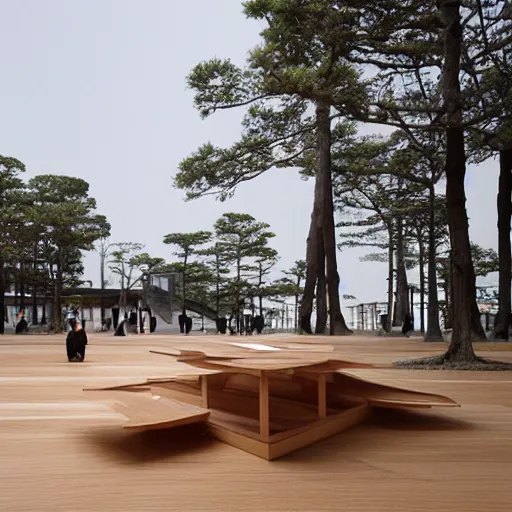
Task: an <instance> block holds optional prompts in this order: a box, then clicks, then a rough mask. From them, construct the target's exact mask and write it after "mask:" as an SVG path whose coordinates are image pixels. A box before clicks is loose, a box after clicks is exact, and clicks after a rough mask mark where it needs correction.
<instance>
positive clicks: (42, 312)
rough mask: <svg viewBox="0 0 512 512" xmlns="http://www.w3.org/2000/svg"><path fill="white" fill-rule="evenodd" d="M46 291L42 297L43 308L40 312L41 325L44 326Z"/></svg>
mask: <svg viewBox="0 0 512 512" xmlns="http://www.w3.org/2000/svg"><path fill="white" fill-rule="evenodd" d="M46 322H47V320H46V290H45V291H44V296H43V307H42V311H41V325H46Z"/></svg>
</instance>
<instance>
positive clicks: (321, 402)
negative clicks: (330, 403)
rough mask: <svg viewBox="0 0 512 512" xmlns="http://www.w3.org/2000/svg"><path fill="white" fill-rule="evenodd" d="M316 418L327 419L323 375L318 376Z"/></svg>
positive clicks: (324, 379)
mask: <svg viewBox="0 0 512 512" xmlns="http://www.w3.org/2000/svg"><path fill="white" fill-rule="evenodd" d="M318 416H319V417H320V418H327V387H326V376H325V373H321V374H320V375H318Z"/></svg>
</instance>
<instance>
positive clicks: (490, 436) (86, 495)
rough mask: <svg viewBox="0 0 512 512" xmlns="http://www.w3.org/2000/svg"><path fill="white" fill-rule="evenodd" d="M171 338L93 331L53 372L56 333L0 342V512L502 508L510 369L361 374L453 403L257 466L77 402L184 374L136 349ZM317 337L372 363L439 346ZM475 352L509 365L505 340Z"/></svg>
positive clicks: (228, 451)
mask: <svg viewBox="0 0 512 512" xmlns="http://www.w3.org/2000/svg"><path fill="white" fill-rule="evenodd" d="M170 339H171V338H170V337H169V336H156V335H153V336H146V337H144V336H139V337H128V338H124V339H122V340H119V339H114V338H112V337H111V336H107V335H103V334H96V335H95V334H92V335H91V336H90V345H89V351H88V354H87V362H86V363H84V364H81V365H80V364H68V363H67V362H66V359H65V347H64V338H63V337H58V336H25V337H19V336H17V337H14V336H4V337H3V338H0V483H1V492H0V511H2V512H17V511H30V512H45V511H52V512H55V511H65V512H72V511H94V512H110V511H112V512H119V511H122V512H124V511H130V512H132V511H137V512H151V511H166V512H168V511H179V512H188V511H198V510H201V511H203V510H204V511H235V510H243V511H244V512H247V511H253V510H254V511H276V512H288V511H307V512H310V511H311V512H317V511H318V512H319V511H327V510H329V511H340V510H347V511H350V512H352V511H360V510H365V511H368V512H381V511H382V512H384V511H402V510H403V511H427V510H428V511H436V512H444V511H450V512H454V511H475V512H476V511H478V512H481V511H486V512H491V511H507V512H508V511H509V510H511V509H512V373H508V372H506V373H505V372H503V373H497V372H496V373H474V372H421V371H411V370H391V369H385V370H371V372H372V375H373V376H374V377H375V378H378V379H379V380H380V381H382V382H389V383H394V384H396V385H403V386H407V387H410V388H413V389H418V390H425V391H432V392H438V393H444V394H446V395H448V396H450V397H452V398H454V399H456V400H458V401H459V402H460V403H461V404H462V407H461V408H460V409H456V410H445V411H435V410H433V411H432V412H426V413H425V412H424V413H414V414H413V413H396V412H395V413H392V412H387V413H380V414H378V415H377V416H376V417H375V418H374V419H373V420H372V421H371V423H369V424H366V425H360V426H357V427H355V428H353V429H351V430H349V431H347V432H345V433H343V434H341V435H339V436H337V437H335V438H331V439H329V440H327V441H324V442H322V443H319V444H317V445H315V446H312V447H309V448H306V449H304V450H301V451H299V452H297V453H295V454H292V455H290V456H287V457H285V458H283V459H281V460H278V461H275V462H267V461H264V460H260V459H258V458H256V457H254V456H252V455H249V454H246V453H244V452H241V451H239V450H236V449H235V448H232V447H230V446H227V445H224V444H222V443H220V442H218V441H213V440H209V439H208V438H206V437H202V435H201V431H200V430H198V429H195V427H193V428H192V427H189V430H188V431H178V432H176V433H175V435H170V434H169V433H168V432H167V433H166V432H154V433H148V434H137V435H133V434H131V435H127V434H125V433H124V432H122V431H121V430H120V429H119V424H120V423H121V421H122V419H121V417H120V416H118V415H117V414H116V413H114V412H112V411H111V410H110V409H109V408H108V406H107V404H106V403H105V402H103V401H101V400H100V399H99V398H97V396H96V395H94V396H93V395H92V394H87V393H83V392H82V388H83V387H87V386H98V385H107V384H109V383H117V382H123V381H131V380H135V381H136V380H137V379H138V378H146V377H156V376H162V375H169V374H171V375H176V374H179V373H186V372H187V367H186V366H184V365H181V364H179V363H173V362H172V361H171V360H170V359H168V358H165V357H161V356H157V355H153V354H149V352H148V349H149V348H153V347H155V348H156V347H158V346H163V345H165V344H166V343H168V341H169V340H170ZM179 339H180V341H183V337H179ZM323 341H334V342H335V343H336V349H337V350H340V351H342V352H344V353H347V355H350V357H351V358H352V359H356V358H357V359H359V360H361V361H367V362H375V363H377V362H378V363H387V362H392V361H394V360H397V359H403V358H407V357H417V356H422V355H428V354H430V353H435V352H439V351H441V350H442V349H443V348H444V347H445V346H444V345H440V344H423V343H422V342H420V341H419V340H414V339H409V340H402V339H399V340H389V339H386V340H384V339H382V338H364V337H351V338H343V339H336V340H333V339H332V338H329V339H328V340H327V339H325V338H324V339H323ZM478 348H479V349H482V348H485V351H481V352H480V353H481V355H484V356H488V357H492V358H494V359H503V360H507V361H511V362H512V350H510V349H511V348H512V344H510V345H506V344H502V345H499V344H485V345H480V346H479V347H478ZM367 372H368V371H365V373H367ZM197 436H200V437H199V440H198V439H197Z"/></svg>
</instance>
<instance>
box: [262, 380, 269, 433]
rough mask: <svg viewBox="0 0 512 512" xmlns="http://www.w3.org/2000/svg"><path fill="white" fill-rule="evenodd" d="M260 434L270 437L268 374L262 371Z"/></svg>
mask: <svg viewBox="0 0 512 512" xmlns="http://www.w3.org/2000/svg"><path fill="white" fill-rule="evenodd" d="M260 436H261V437H262V438H263V439H265V440H267V439H268V438H269V437H270V424H269V414H268V374H267V373H266V372H261V376H260Z"/></svg>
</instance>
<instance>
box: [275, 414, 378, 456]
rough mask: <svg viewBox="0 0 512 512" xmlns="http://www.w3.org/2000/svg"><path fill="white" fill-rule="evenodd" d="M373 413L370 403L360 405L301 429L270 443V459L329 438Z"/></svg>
mask: <svg viewBox="0 0 512 512" xmlns="http://www.w3.org/2000/svg"><path fill="white" fill-rule="evenodd" d="M370 415H371V408H370V407H369V406H368V405H360V406H358V407H354V408H353V409H350V410H348V411H345V412H343V413H340V414H338V415H337V416H334V417H331V418H328V419H324V420H321V421H319V422H318V423H316V424H314V425H311V426H309V427H308V428H304V429H301V431H300V433H297V434H296V435H293V436H291V437H290V436H289V437H287V438H286V439H282V440H280V441H277V442H273V443H271V444H270V445H269V457H268V458H269V460H274V459H278V458H279V457H282V456H283V455H287V454H288V453H292V452H295V451H297V450H300V449H301V448H304V447H306V446H310V445H312V444H314V443H317V442H318V441H322V440H323V439H327V438H328V437H331V436H333V435H336V434H339V433H340V432H343V431H344V430H347V429H348V428H350V427H352V426H354V425H357V424H358V423H361V422H362V421H365V420H366V419H367V418H369V417H370Z"/></svg>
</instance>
